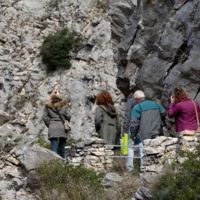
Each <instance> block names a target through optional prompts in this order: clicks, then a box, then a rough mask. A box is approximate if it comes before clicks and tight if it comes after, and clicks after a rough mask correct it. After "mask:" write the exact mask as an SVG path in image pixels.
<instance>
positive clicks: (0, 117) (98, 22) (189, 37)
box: [0, 0, 200, 200]
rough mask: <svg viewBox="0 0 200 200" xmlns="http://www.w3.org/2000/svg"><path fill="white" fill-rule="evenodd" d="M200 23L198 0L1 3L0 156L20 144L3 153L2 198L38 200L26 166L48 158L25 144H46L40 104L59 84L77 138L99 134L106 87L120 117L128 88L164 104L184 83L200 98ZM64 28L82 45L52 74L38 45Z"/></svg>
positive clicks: (24, 0)
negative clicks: (96, 111) (99, 101)
mask: <svg viewBox="0 0 200 200" xmlns="http://www.w3.org/2000/svg"><path fill="white" fill-rule="evenodd" d="M199 18H200V2H199V0H166V1H163V0H123V1H122V0H110V1H108V0H96V1H95V0H43V1H41V0H34V1H31V0H0V19H1V20H0V72H1V73H0V151H1V150H2V149H3V148H5V147H6V148H7V150H11V148H12V147H13V146H16V145H18V146H17V147H16V148H14V149H13V150H11V152H10V154H6V153H5V152H3V151H1V159H0V169H1V172H0V177H1V181H0V186H1V190H0V192H1V194H3V195H4V196H5V197H6V198H7V199H20V200H21V199H35V198H34V197H33V196H32V194H29V192H30V191H29V190H28V189H27V188H26V184H27V180H26V177H24V174H23V173H22V172H23V171H22V170H21V165H23V164H24V163H26V164H29V161H30V156H31V155H32V156H33V155H34V156H35V157H34V158H35V159H33V160H34V161H35V160H36V161H37V157H38V155H39V154H42V156H43V157H47V156H46V155H49V154H50V153H49V152H48V151H47V152H46V151H45V150H44V149H43V150H40V149H39V150H38V147H37V148H36V147H34V146H33V147H31V150H29V148H28V147H27V145H29V144H30V146H31V145H33V143H34V142H35V141H36V140H37V138H38V137H40V136H42V137H43V136H44V138H46V139H47V129H46V127H45V125H44V123H43V122H42V119H41V117H42V114H43V108H44V105H43V102H44V101H45V100H46V99H48V93H49V92H50V91H51V90H52V89H53V88H54V87H55V86H56V85H57V86H58V87H59V89H60V91H61V93H62V94H63V95H66V96H68V97H69V98H70V100H71V112H72V119H71V126H72V136H73V137H74V138H75V139H77V138H86V137H89V136H91V135H93V134H95V131H94V123H93V111H92V107H93V100H94V96H95V95H96V94H97V93H98V92H99V91H100V90H102V89H106V90H108V91H109V92H111V93H112V95H113V99H114V102H115V104H116V105H117V109H118V110H119V111H120V112H121V111H122V107H123V103H122V98H124V95H125V96H126V95H127V91H128V87H129V84H130V85H134V84H137V85H138V86H139V87H141V89H143V90H144V91H145V93H147V95H148V96H149V97H153V98H158V99H160V100H161V101H162V102H163V103H164V105H165V106H166V105H167V102H168V97H169V95H170V94H171V92H172V90H173V88H174V87H175V86H179V85H182V86H184V87H185V88H186V89H187V91H188V92H189V95H190V97H192V98H195V99H197V100H200V87H199V77H200V65H199V62H200V58H199V53H200V20H199ZM63 27H67V28H68V29H69V30H71V31H76V32H78V33H80V34H81V35H82V36H83V38H84V45H83V48H82V49H81V50H80V51H79V52H78V53H77V55H74V57H73V59H72V67H71V69H70V70H64V71H63V70H58V71H56V72H54V73H51V74H48V73H47V72H46V66H45V65H44V64H43V63H42V61H41V56H40V47H41V44H42V42H43V40H44V38H45V37H46V36H47V35H48V34H49V33H54V32H56V31H57V30H59V29H61V28H63ZM152 148H154V147H152ZM37 151H39V153H35V152H37ZM43 151H45V152H43ZM41 152H42V153H41ZM51 156H52V155H50V157H51ZM24 165H25V164H24Z"/></svg>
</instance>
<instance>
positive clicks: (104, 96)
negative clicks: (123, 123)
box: [95, 91, 121, 145]
mask: <svg viewBox="0 0 200 200" xmlns="http://www.w3.org/2000/svg"><path fill="white" fill-rule="evenodd" d="M96 104H97V107H96V110H95V128H96V132H97V133H98V136H99V137H100V138H103V139H104V140H105V142H106V143H107V144H111V145H115V144H117V143H118V141H119V138H120V132H121V128H120V123H119V120H118V114H117V111H116V108H115V106H114V103H113V100H112V97H111V95H110V93H109V92H107V91H102V92H100V93H99V94H98V95H97V96H96Z"/></svg>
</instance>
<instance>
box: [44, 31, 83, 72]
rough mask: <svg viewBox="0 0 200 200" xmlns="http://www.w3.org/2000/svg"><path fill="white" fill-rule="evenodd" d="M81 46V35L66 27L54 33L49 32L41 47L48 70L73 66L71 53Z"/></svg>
mask: <svg viewBox="0 0 200 200" xmlns="http://www.w3.org/2000/svg"><path fill="white" fill-rule="evenodd" d="M80 46H81V37H80V35H78V34H77V33H75V32H69V30H68V29H67V28H64V29H62V30H60V31H58V32H56V33H54V34H49V35H48V36H47V37H46V38H45V40H44V42H43V44H42V47H41V56H42V61H43V62H44V63H45V64H46V65H47V70H48V71H55V70H56V69H58V68H65V69H69V68H70V67H71V62H70V59H71V55H72V53H73V52H77V51H78V49H79V47H80Z"/></svg>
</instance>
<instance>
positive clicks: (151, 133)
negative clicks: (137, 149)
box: [130, 90, 166, 141]
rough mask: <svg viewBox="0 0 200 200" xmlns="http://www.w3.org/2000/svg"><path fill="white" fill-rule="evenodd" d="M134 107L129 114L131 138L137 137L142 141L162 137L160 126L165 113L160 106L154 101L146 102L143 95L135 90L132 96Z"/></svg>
mask: <svg viewBox="0 0 200 200" xmlns="http://www.w3.org/2000/svg"><path fill="white" fill-rule="evenodd" d="M133 97H134V100H135V101H136V103H137V104H136V105H135V106H134V108H133V109H132V112H131V125H130V131H131V137H132V139H133V140H134V139H135V138H136V136H137V135H139V136H140V139H141V140H142V141H143V140H145V139H153V138H156V137H157V136H159V135H163V131H162V125H163V121H164V119H165V116H166V111H165V109H164V108H163V106H162V105H160V104H158V103H156V102H155V101H151V100H146V99H145V94H144V92H143V91H141V90H137V91H136V92H135V93H134V94H133Z"/></svg>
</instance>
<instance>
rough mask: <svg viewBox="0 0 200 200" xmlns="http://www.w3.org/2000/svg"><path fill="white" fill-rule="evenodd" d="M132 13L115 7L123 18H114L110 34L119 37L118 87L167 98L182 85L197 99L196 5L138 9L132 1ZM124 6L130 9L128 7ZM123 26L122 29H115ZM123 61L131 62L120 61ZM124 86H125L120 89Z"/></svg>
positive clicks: (182, 0) (144, 4)
mask: <svg viewBox="0 0 200 200" xmlns="http://www.w3.org/2000/svg"><path fill="white" fill-rule="evenodd" d="M127 2H129V4H130V5H132V7H133V9H132V13H129V12H122V11H124V10H125V9H124V5H120V6H118V9H119V10H120V11H121V12H118V13H120V14H121V15H122V16H121V17H120V20H117V22H116V17H115V16H114V17H113V19H112V21H113V23H112V25H113V28H112V32H113V34H115V33H116V32H118V33H121V32H122V29H123V35H122V34H121V35H122V36H119V37H118V38H117V37H116V39H117V42H118V43H119V44H116V46H117V49H118V50H117V52H116V53H115V58H116V60H117V63H118V69H119V72H118V77H119V78H118V79H119V86H118V87H119V88H120V87H121V88H120V89H121V91H122V92H123V93H125V92H126V90H127V84H123V83H124V82H127V81H130V83H131V84H135V83H136V84H137V85H138V86H139V87H141V89H143V90H144V91H145V92H146V93H147V95H148V96H149V97H154V98H159V99H162V101H163V102H164V104H165V105H166V104H167V101H168V97H169V95H170V94H171V92H172V90H173V88H174V87H176V86H183V87H184V88H185V89H186V90H187V91H188V92H189V95H190V97H191V98H196V99H197V100H200V93H199V77H200V76H199V73H200V66H199V56H197V55H198V54H199V52H200V48H199V41H200V40H199V36H198V35H199V29H198V27H199V17H200V14H199V13H200V12H199V11H200V2H199V1H198V0H193V1H187V0H176V1H174V0H172V1H161V0H155V1H147V0H140V1H138V2H139V4H138V5H134V4H133V3H132V2H131V1H127ZM126 7H128V6H126ZM122 19H123V20H124V21H123V25H124V26H123V27H118V26H117V24H120V23H121V20H122ZM124 59H127V60H128V61H129V62H128V63H127V62H123V60H124ZM121 85H123V86H121Z"/></svg>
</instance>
